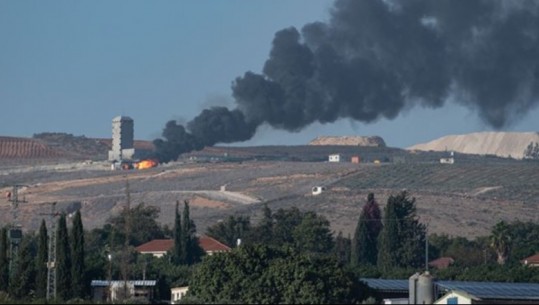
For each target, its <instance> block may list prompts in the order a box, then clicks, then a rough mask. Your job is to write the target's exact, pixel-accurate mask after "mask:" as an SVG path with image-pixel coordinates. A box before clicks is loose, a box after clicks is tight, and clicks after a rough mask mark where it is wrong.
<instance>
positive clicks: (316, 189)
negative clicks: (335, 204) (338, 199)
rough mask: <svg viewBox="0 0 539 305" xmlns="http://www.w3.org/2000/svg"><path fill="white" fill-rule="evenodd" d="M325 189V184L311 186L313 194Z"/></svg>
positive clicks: (320, 192) (318, 193)
mask: <svg viewBox="0 0 539 305" xmlns="http://www.w3.org/2000/svg"><path fill="white" fill-rule="evenodd" d="M325 190H326V187H325V186H313V195H314V196H316V195H320V194H322V192H323V191H325Z"/></svg>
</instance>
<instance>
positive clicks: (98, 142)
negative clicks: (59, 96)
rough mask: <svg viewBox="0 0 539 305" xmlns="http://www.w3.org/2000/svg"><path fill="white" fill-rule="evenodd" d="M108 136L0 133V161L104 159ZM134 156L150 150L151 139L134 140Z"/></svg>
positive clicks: (55, 133)
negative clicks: (25, 135) (96, 137)
mask: <svg viewBox="0 0 539 305" xmlns="http://www.w3.org/2000/svg"><path fill="white" fill-rule="evenodd" d="M111 146H112V140H111V139H94V138H87V137H85V136H74V135H72V134H68V133H59V132H44V133H39V134H35V135H34V136H33V137H32V138H23V137H3V136H0V161H1V162H3V163H5V164H8V163H9V164H18V163H25V164H28V163H32V164H34V163H50V162H68V161H77V160H94V161H99V160H106V159H107V156H108V151H109V150H110V148H111ZM134 146H135V150H136V151H137V154H138V155H144V154H148V153H150V152H152V151H153V149H154V148H153V144H152V142H151V141H141V140H135V141H134Z"/></svg>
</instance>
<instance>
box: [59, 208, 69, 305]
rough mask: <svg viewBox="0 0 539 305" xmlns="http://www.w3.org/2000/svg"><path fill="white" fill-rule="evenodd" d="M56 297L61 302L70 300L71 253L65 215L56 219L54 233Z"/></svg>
mask: <svg viewBox="0 0 539 305" xmlns="http://www.w3.org/2000/svg"><path fill="white" fill-rule="evenodd" d="M56 234H57V235H56V296H57V297H58V298H59V299H61V300H69V299H70V298H71V291H72V285H71V284H72V282H71V253H70V252H71V251H70V248H69V236H68V232H67V224H66V217H65V214H62V215H60V219H58V230H57V231H56Z"/></svg>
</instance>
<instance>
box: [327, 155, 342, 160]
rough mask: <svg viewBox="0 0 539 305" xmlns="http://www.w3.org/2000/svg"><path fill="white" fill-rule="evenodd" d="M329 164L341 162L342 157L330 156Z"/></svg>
mask: <svg viewBox="0 0 539 305" xmlns="http://www.w3.org/2000/svg"><path fill="white" fill-rule="evenodd" d="M329 162H341V155H339V154H333V155H329Z"/></svg>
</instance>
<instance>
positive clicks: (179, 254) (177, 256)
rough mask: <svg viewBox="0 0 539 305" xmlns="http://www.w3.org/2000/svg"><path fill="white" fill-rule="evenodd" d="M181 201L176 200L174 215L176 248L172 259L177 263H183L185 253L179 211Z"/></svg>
mask: <svg viewBox="0 0 539 305" xmlns="http://www.w3.org/2000/svg"><path fill="white" fill-rule="evenodd" d="M179 205H180V202H179V201H176V210H175V216H174V249H173V252H172V260H173V262H174V263H175V264H181V263H182V259H183V258H184V254H183V249H184V248H183V236H182V230H183V227H182V220H181V215H180V212H179Z"/></svg>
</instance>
